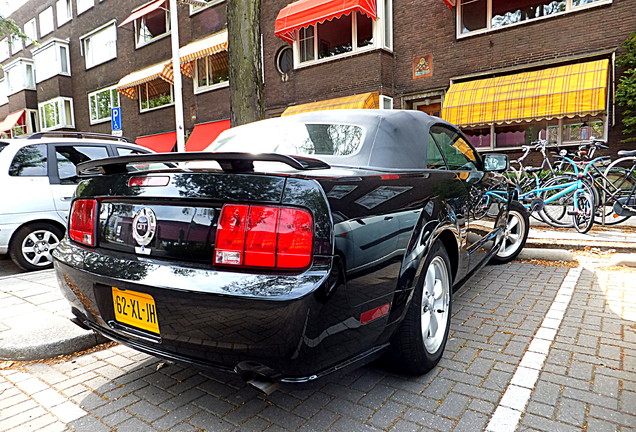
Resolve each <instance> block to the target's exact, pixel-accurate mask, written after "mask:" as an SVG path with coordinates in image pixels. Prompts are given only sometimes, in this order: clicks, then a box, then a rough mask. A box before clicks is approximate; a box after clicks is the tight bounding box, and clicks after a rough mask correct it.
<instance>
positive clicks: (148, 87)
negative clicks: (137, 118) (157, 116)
mask: <svg viewBox="0 0 636 432" xmlns="http://www.w3.org/2000/svg"><path fill="white" fill-rule="evenodd" d="M156 81H157V80H155V81H154V82H149V83H145V84H141V85H140V86H139V87H137V89H138V93H139V110H140V111H141V112H145V111H151V110H153V109H156V108H161V107H165V106H168V105H172V104H173V103H174V99H173V96H172V85H171V84H168V83H165V89H164V88H161V89H160V88H158V87H157V86H155V85H154V83H156ZM162 84H163V83H162ZM162 87H163V86H162Z"/></svg>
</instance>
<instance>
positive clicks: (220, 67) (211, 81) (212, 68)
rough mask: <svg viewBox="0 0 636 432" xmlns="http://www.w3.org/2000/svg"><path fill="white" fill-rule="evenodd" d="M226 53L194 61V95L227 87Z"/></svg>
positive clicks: (228, 76) (222, 52)
mask: <svg viewBox="0 0 636 432" xmlns="http://www.w3.org/2000/svg"><path fill="white" fill-rule="evenodd" d="M229 79H230V75H229V69H228V52H227V51H221V52H220V53H217V54H214V55H211V56H207V57H203V58H200V59H198V60H197V61H196V77H195V80H194V83H195V85H194V91H195V93H199V92H203V91H207V90H213V89H216V88H219V87H225V86H227V85H228V80H229Z"/></svg>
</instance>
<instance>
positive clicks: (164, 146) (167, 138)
mask: <svg viewBox="0 0 636 432" xmlns="http://www.w3.org/2000/svg"><path fill="white" fill-rule="evenodd" d="M135 143H137V144H139V145H141V146H144V147H146V148H149V149H150V150H154V151H156V152H157V153H168V152H170V151H172V149H173V148H174V145H175V144H176V143H177V133H176V132H168V133H163V134H157V135H148V136H144V137H139V138H137V140H135Z"/></svg>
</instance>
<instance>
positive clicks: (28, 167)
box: [9, 144, 48, 177]
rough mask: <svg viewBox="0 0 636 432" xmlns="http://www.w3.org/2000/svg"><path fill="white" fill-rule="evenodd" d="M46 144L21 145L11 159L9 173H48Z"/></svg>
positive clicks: (31, 174)
mask: <svg viewBox="0 0 636 432" xmlns="http://www.w3.org/2000/svg"><path fill="white" fill-rule="evenodd" d="M47 171H48V164H47V156H46V144H34V145H30V146H27V147H22V148H21V149H20V150H18V152H17V153H16V155H15V156H14V158H13V161H11V166H10V167H9V175H10V176H14V177H25V176H34V177H35V176H37V177H46V176H47V175H48V172H47Z"/></svg>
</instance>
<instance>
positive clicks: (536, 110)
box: [442, 60, 609, 126]
mask: <svg viewBox="0 0 636 432" xmlns="http://www.w3.org/2000/svg"><path fill="white" fill-rule="evenodd" d="M608 66H609V60H598V61H593V62H587V63H577V64H570V65H565V66H558V67H553V68H549V69H542V70H538V71H531V72H523V73H518V74H514V75H505V76H499V77H495V78H487V79H481V80H475V81H467V82H461V83H457V84H452V85H451V86H450V89H449V90H448V93H446V96H445V98H444V106H443V108H442V118H444V120H447V121H449V122H451V123H454V124H456V125H458V126H476V125H486V124H493V123H494V124H503V123H518V122H523V121H532V120H544V119H554V118H564V117H576V116H585V115H596V114H599V113H602V112H605V110H606V106H607V85H608V81H607V79H608Z"/></svg>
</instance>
